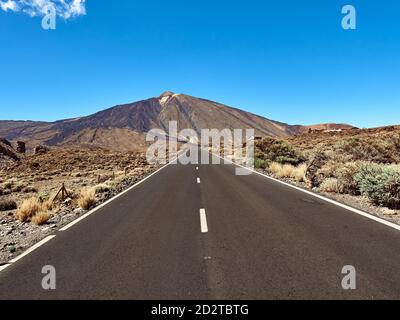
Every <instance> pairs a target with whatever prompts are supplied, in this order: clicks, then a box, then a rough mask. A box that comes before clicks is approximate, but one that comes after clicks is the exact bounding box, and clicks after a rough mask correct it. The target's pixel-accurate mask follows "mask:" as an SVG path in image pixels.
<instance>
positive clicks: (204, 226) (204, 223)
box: [200, 209, 208, 233]
mask: <svg viewBox="0 0 400 320" xmlns="http://www.w3.org/2000/svg"><path fill="white" fill-rule="evenodd" d="M200 227H201V232H202V233H207V232H208V226H207V216H206V210H205V209H200Z"/></svg>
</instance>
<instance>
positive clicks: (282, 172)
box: [269, 162, 307, 182]
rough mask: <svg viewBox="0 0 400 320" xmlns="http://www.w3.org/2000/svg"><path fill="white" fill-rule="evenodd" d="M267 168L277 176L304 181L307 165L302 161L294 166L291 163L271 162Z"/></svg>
mask: <svg viewBox="0 0 400 320" xmlns="http://www.w3.org/2000/svg"><path fill="white" fill-rule="evenodd" d="M269 170H270V171H271V172H272V173H274V174H275V175H276V176H277V177H279V178H293V179H295V180H296V181H299V182H302V181H305V173H306V170H307V165H306V164H304V163H303V164H301V165H299V166H297V167H295V166H292V165H291V164H280V163H277V162H272V163H271V164H270V166H269Z"/></svg>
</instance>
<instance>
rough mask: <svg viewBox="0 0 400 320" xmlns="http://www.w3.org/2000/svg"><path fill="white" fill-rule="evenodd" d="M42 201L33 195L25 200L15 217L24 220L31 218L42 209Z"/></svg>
mask: <svg viewBox="0 0 400 320" xmlns="http://www.w3.org/2000/svg"><path fill="white" fill-rule="evenodd" d="M42 210H43V209H42V203H41V202H40V200H39V199H38V198H35V197H32V198H30V199H28V200H25V201H24V202H23V203H22V205H21V208H20V209H19V210H18V212H17V213H16V214H15V217H16V218H17V219H18V220H20V221H22V222H24V221H26V220H28V219H29V218H32V217H33V216H34V215H35V214H36V213H37V212H39V211H42Z"/></svg>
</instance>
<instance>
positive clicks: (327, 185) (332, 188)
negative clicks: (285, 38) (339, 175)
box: [319, 178, 340, 193]
mask: <svg viewBox="0 0 400 320" xmlns="http://www.w3.org/2000/svg"><path fill="white" fill-rule="evenodd" d="M319 188H320V190H321V191H325V192H335V193H339V192H340V187H339V181H338V179H336V178H327V179H325V180H324V181H322V183H321V185H320V186H319Z"/></svg>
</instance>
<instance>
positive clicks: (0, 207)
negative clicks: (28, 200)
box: [0, 200, 17, 211]
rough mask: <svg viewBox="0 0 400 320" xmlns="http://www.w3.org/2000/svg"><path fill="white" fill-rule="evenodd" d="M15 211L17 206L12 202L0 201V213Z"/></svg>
mask: <svg viewBox="0 0 400 320" xmlns="http://www.w3.org/2000/svg"><path fill="white" fill-rule="evenodd" d="M14 209H17V204H16V202H15V201H13V200H0V211H9V210H14Z"/></svg>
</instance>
